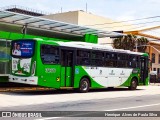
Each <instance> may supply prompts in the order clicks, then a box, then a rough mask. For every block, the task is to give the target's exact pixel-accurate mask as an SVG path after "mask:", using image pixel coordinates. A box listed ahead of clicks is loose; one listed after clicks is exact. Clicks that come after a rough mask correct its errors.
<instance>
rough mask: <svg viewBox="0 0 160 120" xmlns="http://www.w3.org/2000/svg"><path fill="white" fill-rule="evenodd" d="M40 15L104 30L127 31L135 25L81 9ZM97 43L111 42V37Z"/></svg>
mask: <svg viewBox="0 0 160 120" xmlns="http://www.w3.org/2000/svg"><path fill="white" fill-rule="evenodd" d="M42 17H44V18H48V19H52V20H57V21H62V22H67V23H71V24H77V25H80V26H87V27H91V28H95V29H100V30H105V31H127V30H132V29H134V28H135V26H132V25H130V24H127V23H124V22H119V21H115V20H112V19H110V18H106V17H102V16H98V15H94V14H92V13H88V12H85V11H83V10H78V11H69V12H63V13H57V14H50V15H44V16H42ZM98 43H99V44H108V43H112V39H110V38H103V39H98Z"/></svg>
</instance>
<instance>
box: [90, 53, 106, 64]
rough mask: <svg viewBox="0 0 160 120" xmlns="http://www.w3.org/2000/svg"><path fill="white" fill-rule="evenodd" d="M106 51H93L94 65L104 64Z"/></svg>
mask: <svg viewBox="0 0 160 120" xmlns="http://www.w3.org/2000/svg"><path fill="white" fill-rule="evenodd" d="M103 61H104V53H103V52H101V51H93V52H92V65H93V66H104V64H103Z"/></svg>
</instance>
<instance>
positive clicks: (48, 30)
mask: <svg viewBox="0 0 160 120" xmlns="http://www.w3.org/2000/svg"><path fill="white" fill-rule="evenodd" d="M10 11H11V12H10ZM17 12H18V13H17ZM35 16H39V17H35ZM0 20H1V21H0V48H1V49H0V76H6V75H7V74H9V71H10V70H9V68H10V62H9V60H10V42H11V40H14V39H27V38H42V39H44V40H57V41H84V42H92V43H97V41H98V37H115V36H117V35H118V36H119V35H120V34H119V33H116V32H112V31H102V30H98V29H94V28H91V27H90V28H89V27H85V26H79V25H75V24H69V23H66V22H60V21H55V20H49V19H46V18H44V17H42V14H40V13H35V12H34V11H30V10H29V11H27V10H25V9H20V8H17V7H15V8H8V7H7V9H5V11H4V10H3V11H0Z"/></svg>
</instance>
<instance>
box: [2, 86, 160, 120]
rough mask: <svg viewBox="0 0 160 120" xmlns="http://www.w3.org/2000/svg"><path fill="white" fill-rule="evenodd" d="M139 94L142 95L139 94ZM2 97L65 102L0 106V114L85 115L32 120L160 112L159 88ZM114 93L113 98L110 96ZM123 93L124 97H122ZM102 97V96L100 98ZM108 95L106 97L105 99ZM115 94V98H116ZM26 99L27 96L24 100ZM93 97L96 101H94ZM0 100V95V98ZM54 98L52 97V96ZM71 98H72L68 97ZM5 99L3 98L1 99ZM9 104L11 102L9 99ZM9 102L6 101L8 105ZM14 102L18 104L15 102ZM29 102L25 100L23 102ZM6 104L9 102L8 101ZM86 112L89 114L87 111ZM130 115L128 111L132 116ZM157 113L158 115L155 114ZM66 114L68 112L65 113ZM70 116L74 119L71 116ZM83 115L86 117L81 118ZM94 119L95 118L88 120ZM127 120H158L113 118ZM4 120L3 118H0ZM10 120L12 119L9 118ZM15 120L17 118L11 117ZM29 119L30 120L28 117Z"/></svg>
mask: <svg viewBox="0 0 160 120" xmlns="http://www.w3.org/2000/svg"><path fill="white" fill-rule="evenodd" d="M142 93H143V94H142ZM1 94H3V95H7V97H11V96H12V97H14V98H15V97H16V96H17V98H18V97H20V98H21V97H24V98H28V97H30V98H31V100H32V97H34V98H36V97H37V101H40V100H39V99H38V98H39V96H43V98H44V99H45V98H46V101H47V99H49V98H50V99H51V98H52V99H54V97H51V96H53V95H55V94H56V95H57V96H58V97H59V98H60V99H62V98H63V99H64V100H65V99H66V101H61V100H59V101H60V102H58V100H57V101H56V102H55V101H53V102H45V101H44V102H43V103H41V104H39V103H37V104H35V103H34V104H27V103H26V104H24V103H23V104H22V105H21V104H19V105H16V106H7V105H0V106H1V107H0V111H86V112H78V113H76V114H71V116H72V117H67V118H66V117H65V118H63V117H61V116H60V117H50V118H49V117H47V118H35V119H36V120H42V119H43V120H52V119H60V120H61V119H65V120H70V119H71V120H72V119H73V120H74V119H75V117H76V116H83V117H76V119H78V120H85V119H92V120H98V119H100V120H103V119H107V120H108V119H111V120H114V119H115V117H105V115H104V116H103V114H104V113H101V114H100V117H96V115H97V116H98V115H99V112H100V111H105V112H106V113H107V112H109V111H112V112H115V111H120V112H129V113H130V112H131V111H135V112H137V111H146V112H147V111H153V113H154V111H160V89H159V86H155V87H154V86H153V87H150V88H149V89H148V88H147V89H145V88H140V89H138V90H136V91H128V90H127V89H125V88H117V89H113V90H109V89H98V90H91V91H90V92H89V93H85V94H81V93H76V92H74V91H67V92H66V91H36V92H32V91H30V92H10V93H1ZM114 94H115V95H114ZM124 94H125V95H124ZM76 95H78V96H79V99H78V100H74V101H71V100H69V99H67V98H65V97H66V96H69V97H71V96H72V97H76ZM84 95H85V97H86V96H88V97H90V98H91V99H87V98H86V99H80V98H83V96H84ZM104 95H106V96H104ZM107 95H108V96H107ZM116 95H117V96H116ZM26 96H27V97H26ZM96 96H97V97H99V98H97V99H95V98H96ZM0 97H1V96H0ZM55 98H56V96H55ZM72 99H73V98H72ZM4 100H5V99H4ZM11 101H12V100H11ZM11 101H10V102H11ZM17 102H20V101H19V100H18V99H17ZM27 102H29V101H27ZM8 103H9V102H8ZM87 111H89V113H88V112H87ZM132 113H133V112H131V114H132ZM155 114H156V113H155ZM159 114H160V113H159ZM68 115H70V113H69V114H68ZM73 116H74V117H73ZM84 116H87V117H84ZM92 116H95V117H92ZM128 118H129V119H131V120H132V119H133V120H134V119H136V120H139V119H142V120H143V119H144V120H146V119H147V120H152V119H154V120H159V119H160V117H116V119H119V120H128ZM3 119H6V118H3ZM12 119H13V118H12ZM14 119H15V120H18V119H20V118H18V119H17V118H14ZM30 119H33V118H30ZM7 120H8V118H7Z"/></svg>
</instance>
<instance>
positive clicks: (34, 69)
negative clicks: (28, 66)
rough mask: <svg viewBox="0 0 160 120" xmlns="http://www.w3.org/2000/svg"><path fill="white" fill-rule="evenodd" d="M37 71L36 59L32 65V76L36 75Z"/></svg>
mask: <svg viewBox="0 0 160 120" xmlns="http://www.w3.org/2000/svg"><path fill="white" fill-rule="evenodd" d="M35 71H36V61H34V62H33V65H32V72H31V74H32V76H34V75H35Z"/></svg>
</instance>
